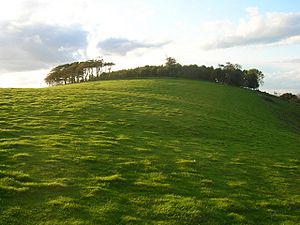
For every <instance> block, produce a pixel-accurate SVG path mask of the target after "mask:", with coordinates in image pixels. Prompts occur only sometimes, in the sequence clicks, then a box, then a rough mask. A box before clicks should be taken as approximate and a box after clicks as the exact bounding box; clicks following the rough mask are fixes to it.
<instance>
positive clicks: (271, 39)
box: [203, 8, 300, 50]
mask: <svg viewBox="0 0 300 225" xmlns="http://www.w3.org/2000/svg"><path fill="white" fill-rule="evenodd" d="M247 14H248V17H247V19H241V20H240V22H239V24H238V25H237V26H236V27H235V29H232V27H231V26H227V27H228V29H230V30H232V31H231V32H230V33H229V34H227V35H223V36H222V37H221V38H215V39H213V40H212V41H209V42H207V43H206V44H205V45H204V46H203V47H204V49H207V50H209V49H219V48H231V47H235V46H247V45H279V44H294V43H300V13H280V12H268V13H266V14H264V15H261V14H260V13H259V12H258V9H257V8H248V9H247ZM225 25H226V24H225ZM222 29H225V28H224V27H223V28H222Z"/></svg>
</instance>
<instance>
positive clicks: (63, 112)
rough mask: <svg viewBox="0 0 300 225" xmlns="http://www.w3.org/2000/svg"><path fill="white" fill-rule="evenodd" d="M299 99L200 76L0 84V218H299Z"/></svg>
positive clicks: (232, 220)
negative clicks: (196, 78) (47, 84)
mask: <svg viewBox="0 0 300 225" xmlns="http://www.w3.org/2000/svg"><path fill="white" fill-rule="evenodd" d="M299 165H300V106H299V105H296V104H291V103H288V102H284V101H281V100H279V99H277V98H274V97H270V96H266V95H262V94H261V93H259V92H254V91H250V90H246V89H240V88H234V87H230V86H226V85H218V84H213V83H207V82H200V81H188V80H175V79H153V80H151V79H150V80H122V81H121V80H120V81H105V82H90V83H83V84H77V85H67V86H60V87H53V88H44V89H0V224H51V225H52V224H170V225H175V224H300V216H299V215H300V170H299Z"/></svg>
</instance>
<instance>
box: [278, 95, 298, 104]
mask: <svg viewBox="0 0 300 225" xmlns="http://www.w3.org/2000/svg"><path fill="white" fill-rule="evenodd" d="M279 97H280V98H281V99H284V100H287V101H290V102H296V103H300V95H298V96H297V95H294V94H292V93H284V94H282V95H280V96H279Z"/></svg>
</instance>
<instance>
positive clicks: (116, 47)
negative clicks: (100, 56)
mask: <svg viewBox="0 0 300 225" xmlns="http://www.w3.org/2000/svg"><path fill="white" fill-rule="evenodd" d="M168 43H170V42H160V43H149V42H144V41H137V40H129V39H126V38H108V39H105V40H103V41H101V42H99V43H98V45H97V47H99V48H100V49H101V50H102V51H103V52H104V53H106V54H109V55H110V54H116V55H123V56H124V55H126V54H127V53H128V52H131V51H133V50H136V49H147V48H160V47H162V46H164V45H166V44H168Z"/></svg>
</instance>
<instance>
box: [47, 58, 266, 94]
mask: <svg viewBox="0 0 300 225" xmlns="http://www.w3.org/2000/svg"><path fill="white" fill-rule="evenodd" d="M114 65H115V64H114V63H112V62H104V60H103V59H93V60H88V61H85V62H73V63H70V64H64V65H59V66H57V67H55V68H53V69H52V70H51V71H50V73H49V74H48V75H47V77H46V79H45V81H46V83H47V84H49V85H59V84H69V83H79V82H85V81H94V80H113V79H124V78H139V77H179V78H186V79H193V80H207V81H211V82H216V83H220V84H229V85H233V86H238V87H247V88H251V89H257V88H258V87H259V86H260V85H261V84H262V83H263V78H264V74H263V73H262V72H261V71H259V70H258V69H250V70H242V66H241V65H239V64H232V63H230V62H227V63H225V64H224V65H223V64H220V65H219V66H218V67H217V68H214V67H212V66H211V67H206V66H204V65H203V66H198V65H195V64H194V65H184V66H182V65H180V64H179V63H178V62H177V61H176V59H175V58H172V57H167V58H166V63H165V65H161V66H149V65H147V66H143V67H137V68H134V69H126V70H118V71H111V68H112V66H114Z"/></svg>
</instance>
